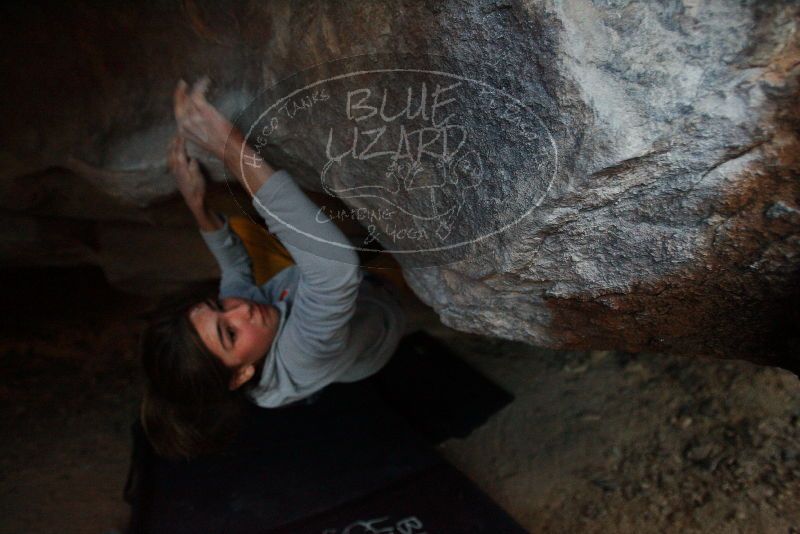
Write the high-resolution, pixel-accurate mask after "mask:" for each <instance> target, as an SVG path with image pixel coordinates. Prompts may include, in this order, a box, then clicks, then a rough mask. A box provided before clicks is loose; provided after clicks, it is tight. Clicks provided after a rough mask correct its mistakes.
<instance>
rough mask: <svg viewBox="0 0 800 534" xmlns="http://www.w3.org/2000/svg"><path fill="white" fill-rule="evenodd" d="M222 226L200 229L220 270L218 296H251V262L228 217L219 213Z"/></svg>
mask: <svg viewBox="0 0 800 534" xmlns="http://www.w3.org/2000/svg"><path fill="white" fill-rule="evenodd" d="M220 218H221V219H222V221H223V226H222V228H220V229H219V230H214V231H211V232H204V231H202V230H201V231H200V235H201V236H202V237H203V241H205V243H206V246H207V247H208V248H209V250H210V251H211V253H212V254H213V255H214V258H215V259H216V260H217V264H218V265H219V268H220V271H221V279H220V289H219V296H220V298H226V297H241V298H251V296H252V294H253V292H254V291H255V290H256V285H255V281H254V279H253V269H252V263H251V261H250V255H249V254H248V253H247V249H246V248H245V247H244V244H243V243H242V241H241V239H239V236H237V235H236V234H235V233H234V232H233V231H232V230H231V228H230V225H229V224H228V218H227V217H225V216H224V215H221V214H220Z"/></svg>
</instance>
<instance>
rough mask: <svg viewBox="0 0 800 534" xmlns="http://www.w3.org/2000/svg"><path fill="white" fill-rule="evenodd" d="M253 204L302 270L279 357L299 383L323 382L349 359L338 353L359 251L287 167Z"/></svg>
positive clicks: (351, 306)
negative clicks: (354, 248) (308, 194)
mask: <svg viewBox="0 0 800 534" xmlns="http://www.w3.org/2000/svg"><path fill="white" fill-rule="evenodd" d="M253 205H254V206H255V208H256V210H257V211H258V212H259V213H260V214H261V215H262V216H263V217H264V220H265V221H266V223H267V226H268V227H269V230H270V232H272V233H273V234H275V236H276V237H277V238H278V239H279V240H280V241H281V243H283V245H284V246H285V247H286V249H287V250H288V251H289V253H290V254H291V255H292V258H293V259H294V261H295V263H296V265H297V268H298V270H299V271H300V279H299V282H298V286H297V290H296V293H295V296H294V299H293V303H292V307H291V312H290V313H289V315H288V318H287V319H286V323H285V325H284V327H283V329H282V331H281V332H280V337H279V338H278V339H277V342H276V345H275V348H274V351H275V357H276V358H278V359H279V360H280V361H279V362H277V363H278V364H279V365H280V366H281V367H283V368H284V369H285V371H286V372H287V374H288V375H289V377H291V379H292V381H293V382H294V383H295V384H296V385H298V386H301V387H302V386H304V385H305V386H307V385H311V384H318V383H320V382H325V381H327V379H330V378H331V377H335V375H336V374H338V373H340V372H341V371H342V369H344V368H345V367H346V366H348V365H350V364H351V363H352V362H346V361H343V358H342V357H341V356H342V355H343V353H344V352H345V349H346V347H347V343H348V340H349V336H350V326H349V324H350V320H351V318H352V317H353V315H354V313H355V308H356V297H357V296H358V288H359V285H360V284H361V280H362V273H361V269H360V268H359V261H358V255H357V254H356V253H355V252H354V251H353V249H352V246H351V245H350V243H349V242H348V241H347V238H346V237H345V236H344V234H343V233H342V232H341V230H339V228H337V227H336V225H335V224H334V223H333V222H332V221H331V220H330V219H329V218H328V217H327V216H325V215H324V214H323V213H322V212H321V211H320V209H319V207H318V206H317V205H315V204H314V203H313V202H312V201H311V200H310V199H309V198H308V197H307V196H306V195H305V193H303V191H302V190H301V189H300V188H299V187H298V186H297V184H296V183H295V182H294V180H293V179H292V177H291V176H290V175H289V173H288V172H287V171H286V170H279V171H277V172H275V173H274V174H272V176H271V177H270V178H269V179H268V180H267V182H266V183H265V184H264V185H263V186H262V187H261V188H260V189H259V190H258V191H257V192H256V194H255V196H254V198H253Z"/></svg>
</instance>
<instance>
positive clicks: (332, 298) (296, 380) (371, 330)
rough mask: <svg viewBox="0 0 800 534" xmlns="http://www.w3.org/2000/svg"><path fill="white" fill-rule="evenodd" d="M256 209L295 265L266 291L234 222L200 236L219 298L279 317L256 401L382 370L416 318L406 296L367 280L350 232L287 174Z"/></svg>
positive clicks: (272, 401)
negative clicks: (403, 300)
mask: <svg viewBox="0 0 800 534" xmlns="http://www.w3.org/2000/svg"><path fill="white" fill-rule="evenodd" d="M253 205H254V206H255V208H256V210H257V211H258V212H259V214H261V215H262V216H263V217H264V220H265V221H266V223H267V227H268V228H269V230H270V232H272V233H273V234H275V235H276V236H277V238H278V239H279V240H280V241H281V243H283V245H284V246H285V247H286V249H287V250H288V251H289V253H290V254H291V256H292V258H293V259H294V261H295V265H293V266H290V267H287V268H286V269H283V270H282V271H281V272H279V273H278V274H277V275H275V276H273V277H272V278H271V279H270V280H269V281H267V282H266V283H265V284H264V285H262V286H256V285H255V282H254V281H253V276H252V271H251V263H250V257H249V256H248V254H247V250H246V249H245V248H244V245H243V244H242V243H241V240H240V239H239V238H238V237H237V236H236V234H234V233H233V232H232V231H231V230H230V228H229V226H228V222H227V220H225V224H224V226H223V228H222V229H220V230H217V231H214V232H201V235H202V236H203V239H204V240H205V242H206V244H207V245H208V247H209V249H210V250H211V252H212V253H213V254H214V257H215V258H216V259H217V263H218V264H219V266H220V270H221V271H222V278H221V281H220V298H225V297H241V298H245V299H250V300H254V301H257V302H261V303H264V304H272V305H274V306H275V307H276V308H277V309H278V311H279V313H280V321H279V323H278V330H277V333H276V335H275V339H274V340H273V342H272V345H271V347H270V349H269V352H268V353H267V355H266V358H265V361H264V365H263V368H262V372H261V376H260V379H259V382H258V384H257V385H256V386H255V387H253V388H252V389H250V390H249V391H248V395H249V396H250V398H251V399H252V400H253V401H254V402H255V403H256V404H258V405H260V406H263V407H266V408H273V407H277V406H282V405H284V404H288V403H291V402H293V401H296V400H299V399H302V398H304V397H307V396H309V395H311V394H313V393H315V392H316V391H319V390H320V389H322V388H323V387H325V386H326V385H328V384H330V383H331V382H353V381H356V380H360V379H362V378H366V377H368V376H370V375H371V374H373V373H375V372H377V371H378V370H379V369H380V368H381V367H383V366H384V365H385V364H386V362H388V360H389V358H390V357H391V356H392V354H393V353H394V351H395V349H396V348H397V345H398V343H399V341H400V337H401V336H402V335H403V332H404V330H405V326H406V321H407V318H406V316H405V312H404V311H403V309H402V308H401V306H400V305H399V303H398V302H397V300H396V299H395V298H394V297H393V296H392V295H391V294H389V293H388V292H387V291H386V290H384V289H383V288H381V287H379V286H377V285H374V284H372V283H371V282H370V281H369V280H368V279H365V278H364V277H363V274H362V272H361V269H360V267H359V266H358V263H359V261H358V256H357V255H356V254H355V252H353V250H352V248H351V247H350V244H349V242H348V241H347V239H346V238H345V236H344V234H342V232H341V231H340V230H339V229H338V228H337V227H336V225H334V224H333V222H331V221H330V219H328V218H327V217H325V216H323V215H322V214H319V213H318V211H319V209H318V207H317V206H316V205H315V204H314V203H313V202H311V200H310V199H309V198H308V197H307V196H306V195H305V194H304V193H303V192H302V190H300V188H299V187H298V186H297V184H295V182H294V180H293V179H292V177H291V176H290V175H289V173H288V172H287V171H285V170H279V171H277V172H275V173H274V174H273V175H272V176H271V177H270V178H269V179H268V180H267V182H266V183H265V184H264V185H263V186H262V187H261V188H260V189H259V190H258V191H257V192H256V194H255V197H254V198H253Z"/></svg>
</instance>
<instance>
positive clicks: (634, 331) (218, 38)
mask: <svg viewBox="0 0 800 534" xmlns="http://www.w3.org/2000/svg"><path fill="white" fill-rule="evenodd" d="M4 9H5V10H6V11H7V13H5V14H4V17H3V20H4V24H5V25H7V26H8V27H9V28H14V31H13V32H12V31H10V30H6V31H3V37H2V39H3V41H4V42H3V50H4V51H5V52H6V53H5V54H4V57H5V60H4V63H3V70H4V79H7V80H8V79H10V80H12V81H13V83H11V84H7V85H6V88H5V89H4V90H3V92H4V94H3V99H2V106H3V119H4V120H3V124H4V127H3V131H2V134H0V135H2V153H1V155H2V162H3V165H2V176H0V208H1V209H2V212H1V213H0V216H2V218H3V219H4V222H5V224H4V230H2V232H0V236H2V243H0V250H2V254H3V256H4V258H6V261H13V262H15V263H18V264H27V263H38V264H43V263H46V264H53V263H56V264H64V263H81V262H91V263H97V264H100V265H102V266H103V267H104V269H105V270H106V272H107V273H109V276H110V278H111V279H112V280H114V281H115V282H116V283H118V285H121V286H123V287H124V286H126V285H127V286H129V287H132V288H134V289H137V290H142V289H153V288H155V287H163V285H162V282H164V280H166V281H167V282H170V283H172V282H175V281H177V280H184V279H190V278H202V277H206V276H208V275H209V274H210V273H212V272H213V264H212V263H211V262H210V258H209V257H208V256H207V255H206V254H205V253H204V252H202V249H201V247H200V244H199V243H198V242H197V240H196V236H194V235H193V234H192V232H193V230H192V229H191V226H190V224H189V221H188V219H187V218H186V217H185V214H183V212H182V211H181V210H180V209H179V208H178V207H177V205H176V204H175V203H174V201H173V202H166V203H165V202H164V199H165V198H166V197H167V196H168V195H170V194H171V193H172V192H173V190H174V187H173V185H172V181H171V180H170V179H169V177H168V176H167V175H166V169H165V157H164V150H163V147H164V146H165V145H166V142H167V140H168V138H169V136H170V135H171V133H172V131H173V126H172V124H171V116H170V98H171V90H172V87H173V85H174V83H175V80H176V79H177V78H178V77H181V76H184V77H187V78H189V79H193V78H195V77H197V76H198V75H200V74H202V73H208V74H209V75H210V76H211V77H212V79H213V80H214V92H213V93H212V95H211V97H212V100H213V101H214V102H215V103H216V104H217V105H219V106H221V107H222V109H223V110H224V111H226V112H227V113H230V114H233V113H235V112H236V111H238V110H240V109H242V108H243V107H244V106H246V105H247V103H248V102H249V101H250V99H251V98H252V97H253V96H254V95H255V94H257V93H258V91H259V90H260V88H261V87H262V86H265V85H271V84H272V83H274V82H277V81H279V80H282V79H283V78H285V77H286V76H289V75H291V74H293V73H295V72H298V71H300V70H302V69H305V68H308V67H311V66H313V65H316V64H319V63H324V62H326V61H329V60H333V59H338V58H341V57H345V56H353V55H358V54H364V53H373V52H379V53H383V54H387V53H388V54H394V53H401V52H402V53H413V54H438V55H440V56H441V57H440V59H439V60H436V61H434V63H436V64H435V65H432V66H436V67H439V68H443V67H452V66H456V65H457V66H460V67H463V68H465V69H467V70H468V71H469V73H470V75H471V76H472V77H473V78H476V79H480V80H483V81H485V82H487V83H489V84H491V85H492V86H494V87H497V88H501V89H503V90H504V91H507V92H508V93H509V94H512V95H513V96H514V97H516V98H518V99H519V100H521V101H522V102H524V104H525V105H527V106H530V107H531V108H533V109H534V110H535V113H536V115H537V117H538V118H539V119H540V120H541V123H542V124H543V125H544V126H545V127H546V129H547V131H549V133H550V134H551V135H552V138H553V139H554V142H555V144H556V147H557V153H558V158H557V159H558V172H557V174H556V176H555V177H554V179H553V182H552V184H551V186H550V187H549V188H548V189H547V194H546V195H545V196H544V197H543V198H542V199H540V200H541V203H540V204H538V205H537V206H536V209H534V210H532V211H531V213H530V214H528V215H527V216H526V217H524V218H523V219H522V220H521V221H519V222H518V223H517V224H515V225H514V226H513V227H511V228H510V229H509V230H508V231H506V232H503V233H501V234H497V235H495V236H493V237H492V239H489V240H484V241H482V242H481V244H480V245H478V246H477V247H476V249H475V250H473V251H471V253H470V254H468V255H466V256H465V257H463V258H462V259H460V260H459V261H457V262H454V263H450V264H448V265H437V266H429V267H425V268H415V269H406V271H405V275H406V279H407V280H408V282H409V284H410V285H411V286H412V288H413V289H414V290H415V292H416V293H417V294H418V295H419V296H420V298H422V299H423V300H424V301H426V302H427V303H429V304H430V305H432V306H433V307H434V309H435V310H436V311H437V313H438V314H439V315H440V316H441V318H442V320H443V321H444V322H445V323H446V324H448V325H450V326H453V327H455V328H458V329H461V330H466V331H473V332H480V333H486V334H494V335H498V336H502V337H506V338H512V339H517V340H523V341H527V342H531V343H536V344H541V345H546V346H551V347H566V348H579V347H587V348H588V347H593V348H619V349H624V350H632V351H633V350H642V349H647V350H675V351H692V352H694V353H704V354H715V355H725V356H738V357H746V358H748V359H752V360H756V361H768V362H771V363H776V362H777V363H781V362H780V358H781V357H782V356H781V355H784V356H785V355H787V354H791V343H792V339H791V338H790V336H788V334H787V330H789V329H790V328H791V327H792V326H793V325H794V326H795V327H796V320H797V316H796V315H794V316H793V315H792V313H796V302H797V298H798V297H800V290H799V289H798V267H799V266H800V256H798V252H800V184H798V174H799V172H798V171H800V162H799V161H798V158H799V157H800V156H799V155H798V139H797V135H798V134H797V128H798V113H800V111H798V109H799V108H798V74H799V73H800V66H799V65H798V61H800V51H798V33H797V25H798V12H799V11H798V7H797V5H796V4H794V3H790V2H785V3H783V2H757V1H752V2H737V3H734V2H716V3H714V4H713V5H704V4H701V3H699V2H690V1H689V0H685V1H683V2H677V1H676V2H667V3H664V2H636V1H631V2H625V1H612V0H608V1H596V2H590V1H588V0H571V1H564V2H533V1H528V2H511V1H508V2H505V1H495V2H480V3H478V2H458V1H447V2H446V1H441V2H433V1H431V2H426V3H416V2H402V3H398V2H388V1H387V2H370V3H366V2H338V3H327V2H311V3H307V4H304V5H303V6H302V7H298V6H297V5H292V3H291V2H288V1H283V2H270V3H268V4H263V5H262V4H256V3H248V2H230V3H226V4H225V5H222V4H218V3H211V2H208V3H204V2H203V3H197V2H191V1H186V2H184V3H183V4H174V5H172V4H169V5H166V4H165V5H162V6H156V7H152V6H151V7H130V6H129V7H125V6H113V7H112V6H104V7H102V8H101V7H95V6H93V5H92V4H87V3H80V4H77V5H76V6H74V7H71V8H70V10H69V11H68V12H67V11H66V10H65V11H64V12H60V13H55V12H53V11H45V10H44V9H41V10H40V11H37V9H38V8H35V7H25V8H21V7H18V8H4ZM466 120H467V121H469V118H467V119H466ZM477 120H478V119H477V118H475V119H473V121H477ZM466 125H467V126H469V127H471V128H479V127H480V126H481V125H480V124H477V122H476V123H469V122H467V123H466ZM501 136H502V131H501V130H497V133H496V136H495V137H492V135H491V132H489V133H487V134H485V136H484V137H483V138H482V139H481V141H482V144H481V146H483V147H484V148H485V149H486V151H487V152H490V151H491V150H492V149H497V150H499V149H500V148H502V146H503V145H504V144H505V143H507V140H505V139H501V138H500V137H501ZM283 141H284V142H283V143H280V144H279V146H278V149H277V150H273V152H272V153H271V154H270V155H271V156H272V157H274V158H275V160H276V162H278V163H279V164H281V165H285V166H287V167H289V168H291V169H292V170H294V171H295V172H296V174H297V176H298V177H299V178H301V179H302V180H303V181H304V183H305V185H306V186H307V187H309V188H310V189H320V187H319V184H315V183H314V181H313V176H314V173H318V172H319V171H320V170H321V169H320V168H319V162H317V161H316V160H315V159H314V158H313V157H310V156H309V153H310V152H313V151H314V150H315V149H316V148H315V147H318V146H319V145H320V144H324V140H322V139H319V136H318V135H317V134H316V133H315V132H314V130H313V129H308V134H307V137H305V138H304V137H302V136H300V137H296V138H291V139H284V140H283ZM309 146H311V147H312V148H311V149H309V148H308V147H309ZM498 147H499V148H498ZM504 154H508V155H507V156H505V157H506V158H507V159H508V161H504V162H502V163H503V164H504V165H512V166H518V167H519V166H524V165H525V163H526V161H527V158H528V157H529V156H530V154H526V153H525V151H524V150H520V151H518V152H516V153H514V152H513V151H512V152H510V153H507V152H505V153H504ZM484 156H486V154H484ZM208 166H209V170H210V171H211V173H212V174H213V175H215V177H216V179H217V180H218V181H220V180H222V178H221V174H220V173H219V168H218V167H215V166H214V163H213V162H208ZM366 169H370V167H369V165H367V167H366ZM374 170H375V171H376V172H377V171H378V167H375V169H374ZM540 179H541V177H540V176H539V175H538V174H537V170H536V169H535V168H531V171H530V173H529V174H528V175H525V174H524V173H523V174H522V175H519V174H516V175H514V179H513V180H509V182H508V183H500V184H495V185H496V186H498V187H500V188H507V187H508V188H517V189H518V190H519V189H520V188H522V189H524V188H525V186H526V185H527V184H534V183H536V182H537V181H539V180H540ZM223 187H224V186H223ZM223 196H224V195H223ZM471 198H472V199H473V200H471V201H470V200H468V201H467V203H466V205H465V206H464V207H463V210H462V213H463V216H464V217H466V218H469V216H470V215H472V216H473V218H477V217H478V216H479V215H480V213H481V212H480V211H479V210H480V208H481V206H480V205H478V204H476V202H477V203H479V202H480V200H481V197H480V196H478V197H477V200H475V197H471ZM348 202H349V203H350V204H351V205H366V206H371V207H377V206H376V203H371V201H369V200H366V201H359V202H356V201H348ZM156 229H157V230H156ZM168 236H169V238H170V239H173V241H171V242H169V243H168V244H165V243H166V241H165V240H166V239H167V238H168ZM385 244H386V243H384V245H385ZM190 260H191V261H190ZM167 285H169V284H167ZM793 321H794V323H793ZM782 364H783V365H787V366H792V365H794V366H796V365H797V360H791V359H789V360H783V362H782Z"/></svg>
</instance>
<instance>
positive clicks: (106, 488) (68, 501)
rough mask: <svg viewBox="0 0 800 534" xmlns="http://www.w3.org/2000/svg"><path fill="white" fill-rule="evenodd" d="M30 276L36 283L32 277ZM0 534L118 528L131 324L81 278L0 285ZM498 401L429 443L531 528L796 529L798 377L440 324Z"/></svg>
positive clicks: (131, 403) (99, 287) (135, 385)
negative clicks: (502, 398)
mask: <svg viewBox="0 0 800 534" xmlns="http://www.w3.org/2000/svg"><path fill="white" fill-rule="evenodd" d="M43 277H45V278H43ZM4 279H5V280H10V283H9V284H8V286H7V288H8V289H7V290H6V291H5V295H4V299H5V300H6V302H5V304H6V305H5V306H4V308H5V309H4V320H3V324H2V326H1V327H0V332H2V336H1V337H0V436H2V440H0V533H15V534H17V533H45V532H47V533H49V532H52V533H59V534H66V533H111V532H122V531H123V527H124V525H125V523H126V519H127V514H128V509H127V505H126V504H125V503H124V501H123V500H122V490H123V485H124V482H125V477H126V475H127V469H128V462H129V454H130V425H131V423H132V422H133V420H134V418H135V416H136V412H137V402H138V398H139V392H140V387H141V378H140V375H139V367H138V362H137V360H136V352H135V348H136V339H137V335H138V331H139V328H140V327H141V324H142V322H141V321H140V320H137V319H136V318H135V317H136V314H137V313H139V312H141V311H142V310H143V309H146V308H147V306H149V305H151V301H148V300H147V299H140V298H131V297H126V296H124V295H122V294H118V293H116V292H114V291H111V290H109V289H107V288H105V287H104V285H103V283H102V279H101V277H100V276H99V275H98V274H97V273H96V272H93V271H90V270H71V271H63V272H55V273H54V272H39V273H32V272H26V274H24V275H21V274H19V273H7V276H6V277H5V278H4ZM414 324H415V326H417V327H420V328H424V329H426V330H427V331H428V332H430V333H431V334H433V335H434V336H436V337H438V338H440V339H442V340H444V341H446V343H447V344H448V345H449V346H450V347H452V348H453V350H454V351H455V352H456V353H457V354H459V355H461V356H462V357H463V358H464V359H465V360H466V361H467V362H468V363H470V364H471V365H473V366H475V367H476V368H478V369H479V370H481V371H482V372H483V373H484V374H485V375H486V376H488V377H490V378H491V379H492V380H494V381H496V382H497V383H498V384H500V385H502V386H504V387H506V388H507V389H508V390H509V391H511V392H513V393H514V394H515V396H516V400H515V401H514V402H513V403H512V404H511V405H509V406H508V407H507V408H505V409H504V410H502V411H500V412H498V413H497V414H495V415H494V416H493V417H492V418H491V419H490V420H489V421H488V422H487V424H486V425H484V426H483V427H481V428H479V429H478V430H476V431H475V432H474V433H473V434H472V435H471V436H469V437H468V438H467V439H464V440H451V441H448V442H446V443H444V444H443V445H442V446H441V447H440V449H441V452H442V454H443V455H444V456H445V457H446V458H447V459H448V460H449V461H451V462H452V463H453V464H454V465H456V466H457V467H459V468H460V469H461V470H463V471H464V472H465V473H466V474H467V475H468V476H469V477H470V478H472V479H473V480H474V481H475V482H476V483H477V484H478V485H479V486H480V487H482V488H483V489H484V490H485V491H486V492H487V493H488V494H489V495H490V496H491V497H492V498H494V499H495V500H496V501H497V502H498V503H499V504H500V505H501V506H502V507H503V508H505V509H506V510H508V511H509V512H510V513H511V514H512V515H513V516H514V517H515V518H516V519H517V520H518V521H519V522H520V523H521V524H522V525H523V526H525V527H526V528H527V529H528V530H530V531H532V532H559V533H560V532H569V533H573V532H603V533H607V532H625V533H628V532H630V533H637V534H638V533H649V532H659V533H661V532H712V533H713V532H719V533H723V532H724V533H726V534H727V533H735V532H747V533H750V532H753V533H773V532H774V533H784V534H786V533H793V532H796V533H800V381H798V379H797V377H795V376H794V375H792V374H790V373H788V372H786V371H782V370H779V369H772V368H763V367H757V366H754V365H751V364H747V363H744V362H738V361H721V360H704V359H697V358H695V359H693V358H687V357H676V356H666V355H661V354H636V355H634V354H626V353H618V352H588V353H587V352H565V351H551V350H544V349H538V348H535V347H531V346H528V345H524V344H521V343H514V342H508V341H503V340H498V339H493V338H486V337H481V336H475V335H469V334H464V333H460V332H456V331H454V330H451V329H449V328H447V327H445V326H443V325H442V324H441V323H439V322H438V320H437V319H436V316H435V315H434V314H433V313H432V312H431V311H430V310H426V309H423V308H417V310H416V312H415V316H414Z"/></svg>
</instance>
